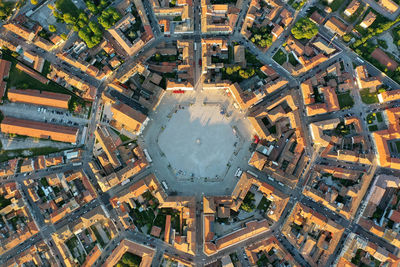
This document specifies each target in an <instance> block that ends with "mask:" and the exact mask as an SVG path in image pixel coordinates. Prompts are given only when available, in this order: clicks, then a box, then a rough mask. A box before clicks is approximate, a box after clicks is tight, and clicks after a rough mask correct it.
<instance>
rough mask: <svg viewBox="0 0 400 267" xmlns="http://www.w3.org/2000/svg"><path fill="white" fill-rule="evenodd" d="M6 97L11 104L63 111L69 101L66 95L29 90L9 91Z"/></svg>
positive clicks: (69, 97)
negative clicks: (61, 109) (46, 107)
mask: <svg viewBox="0 0 400 267" xmlns="http://www.w3.org/2000/svg"><path fill="white" fill-rule="evenodd" d="M7 96H8V99H9V100H10V101H11V102H22V103H28V104H33V105H41V106H49V107H55V108H63V109H68V103H69V100H70V99H71V96H70V95H66V94H60V93H53V92H46V91H40V90H29V89H26V90H18V89H9V90H8V92H7Z"/></svg>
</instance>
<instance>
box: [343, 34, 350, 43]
mask: <svg viewBox="0 0 400 267" xmlns="http://www.w3.org/2000/svg"><path fill="white" fill-rule="evenodd" d="M350 40H351V35H350V34H345V35H343V41H345V42H346V43H348V42H350Z"/></svg>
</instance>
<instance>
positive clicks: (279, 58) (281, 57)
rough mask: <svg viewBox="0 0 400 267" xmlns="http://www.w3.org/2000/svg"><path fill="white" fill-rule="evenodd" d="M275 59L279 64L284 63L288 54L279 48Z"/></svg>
mask: <svg viewBox="0 0 400 267" xmlns="http://www.w3.org/2000/svg"><path fill="white" fill-rule="evenodd" d="M273 59H274V60H275V61H276V62H277V63H278V64H279V65H282V64H283V63H285V62H286V60H287V56H286V54H285V53H284V52H283V51H282V49H279V50H278V52H276V54H275V55H274V57H273Z"/></svg>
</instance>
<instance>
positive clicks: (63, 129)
mask: <svg viewBox="0 0 400 267" xmlns="http://www.w3.org/2000/svg"><path fill="white" fill-rule="evenodd" d="M1 131H2V132H3V133H12V134H19V135H26V136H30V137H36V138H46V139H47V138H50V139H52V140H55V141H61V142H68V143H75V142H76V139H77V136H78V131H79V129H78V128H75V127H69V126H62V125H55V124H50V123H44V122H38V121H30V120H23V119H17V118H12V117H5V118H4V119H3V121H2V122H1Z"/></svg>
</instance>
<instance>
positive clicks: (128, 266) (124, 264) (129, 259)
mask: <svg viewBox="0 0 400 267" xmlns="http://www.w3.org/2000/svg"><path fill="white" fill-rule="evenodd" d="M141 261H142V258H141V257H140V256H138V255H135V254H132V253H130V252H125V253H124V255H122V257H121V259H120V260H119V261H118V263H117V265H115V266H116V267H139V266H140V263H141Z"/></svg>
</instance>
